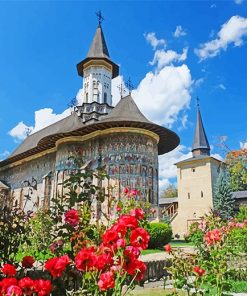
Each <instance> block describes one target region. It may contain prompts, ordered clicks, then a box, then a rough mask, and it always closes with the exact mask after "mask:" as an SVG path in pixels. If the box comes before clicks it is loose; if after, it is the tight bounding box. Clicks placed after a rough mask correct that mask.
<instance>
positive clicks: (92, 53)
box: [77, 12, 119, 122]
mask: <svg viewBox="0 0 247 296" xmlns="http://www.w3.org/2000/svg"><path fill="white" fill-rule="evenodd" d="M97 16H98V19H99V23H98V27H97V29H96V32H95V35H94V38H93V41H92V43H91V46H90V48H89V51H88V54H87V57H86V58H85V59H84V60H83V61H81V62H80V63H79V64H77V71H78V74H79V75H80V76H81V77H83V102H82V103H83V104H82V106H79V107H78V111H77V112H78V113H79V115H80V116H81V117H82V118H83V121H84V122H86V121H88V120H90V119H96V120H98V119H99V117H101V116H102V115H107V114H108V113H109V112H110V110H111V109H112V94H111V85H112V79H113V78H115V77H117V76H118V75H119V66H118V65H117V64H115V63H114V62H113V61H112V60H111V58H110V54H109V51H108V48H107V45H106V41H105V37H104V33H103V29H102V25H101V23H102V20H103V17H102V15H101V12H98V13H97Z"/></svg>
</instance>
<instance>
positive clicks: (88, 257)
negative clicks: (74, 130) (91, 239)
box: [75, 248, 97, 271]
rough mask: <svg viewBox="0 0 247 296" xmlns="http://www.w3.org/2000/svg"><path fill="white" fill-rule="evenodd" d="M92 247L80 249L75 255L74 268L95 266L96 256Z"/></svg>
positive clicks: (82, 268)
mask: <svg viewBox="0 0 247 296" xmlns="http://www.w3.org/2000/svg"><path fill="white" fill-rule="evenodd" d="M94 252H95V250H94V248H85V249H82V250H81V251H80V252H79V253H78V254H77V256H76V257H75V265H76V268H77V269H78V270H80V271H84V270H86V269H92V268H93V267H96V266H97V257H96V255H95V253H94Z"/></svg>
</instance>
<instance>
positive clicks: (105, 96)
mask: <svg viewBox="0 0 247 296" xmlns="http://www.w3.org/2000/svg"><path fill="white" fill-rule="evenodd" d="M104 103H107V93H104Z"/></svg>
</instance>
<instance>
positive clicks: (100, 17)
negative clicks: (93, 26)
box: [96, 10, 104, 26]
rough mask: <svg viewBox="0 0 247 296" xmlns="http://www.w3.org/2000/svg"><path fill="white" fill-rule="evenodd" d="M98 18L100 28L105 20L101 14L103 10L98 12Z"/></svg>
mask: <svg viewBox="0 0 247 296" xmlns="http://www.w3.org/2000/svg"><path fill="white" fill-rule="evenodd" d="M96 16H97V18H98V21H99V26H100V25H101V23H102V22H103V20H104V18H103V16H102V13H101V10H99V11H97V12H96Z"/></svg>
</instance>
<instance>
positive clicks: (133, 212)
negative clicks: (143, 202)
mask: <svg viewBox="0 0 247 296" xmlns="http://www.w3.org/2000/svg"><path fill="white" fill-rule="evenodd" d="M144 214H145V212H144V211H143V209H141V208H136V209H133V210H131V211H130V216H133V217H136V218H137V219H138V220H141V219H143V218H144Z"/></svg>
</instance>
